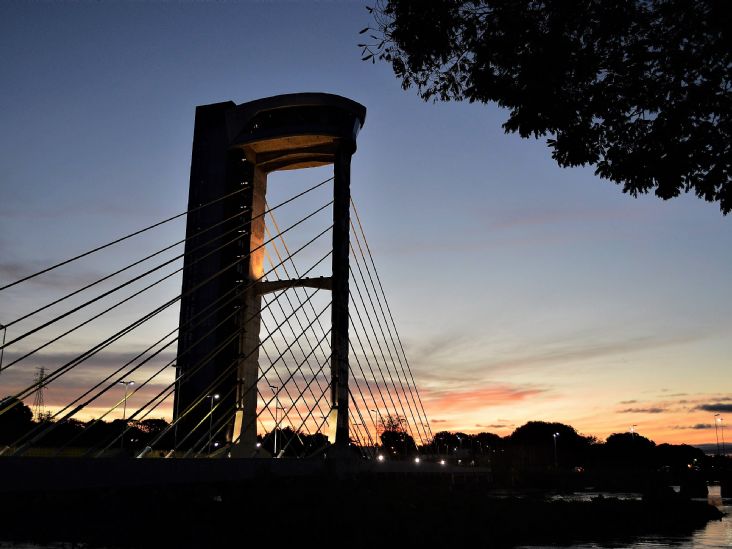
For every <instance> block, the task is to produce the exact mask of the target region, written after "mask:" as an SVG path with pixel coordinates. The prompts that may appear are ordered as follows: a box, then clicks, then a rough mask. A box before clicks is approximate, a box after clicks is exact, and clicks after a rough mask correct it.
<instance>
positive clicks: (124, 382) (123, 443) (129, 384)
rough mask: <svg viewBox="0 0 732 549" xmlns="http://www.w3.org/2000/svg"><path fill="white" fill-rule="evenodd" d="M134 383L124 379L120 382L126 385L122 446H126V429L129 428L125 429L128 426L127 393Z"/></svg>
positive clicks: (123, 406) (120, 442)
mask: <svg viewBox="0 0 732 549" xmlns="http://www.w3.org/2000/svg"><path fill="white" fill-rule="evenodd" d="M134 384H135V382H134V381H124V380H123V381H120V382H119V385H124V386H125V398H124V400H123V405H122V422H123V423H124V425H123V426H122V436H121V437H120V441H119V447H120V448H124V447H125V431H126V430H127V429H125V427H126V426H127V394H128V391H129V389H130V386H131V385H134Z"/></svg>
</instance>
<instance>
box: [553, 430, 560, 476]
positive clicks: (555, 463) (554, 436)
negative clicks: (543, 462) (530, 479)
mask: <svg viewBox="0 0 732 549" xmlns="http://www.w3.org/2000/svg"><path fill="white" fill-rule="evenodd" d="M552 438H553V439H554V469H558V468H559V461H558V460H557V439H558V438H559V433H554V434H553V435H552Z"/></svg>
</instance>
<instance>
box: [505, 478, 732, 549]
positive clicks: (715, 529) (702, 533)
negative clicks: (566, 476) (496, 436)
mask: <svg viewBox="0 0 732 549" xmlns="http://www.w3.org/2000/svg"><path fill="white" fill-rule="evenodd" d="M598 496H603V497H617V498H618V499H640V494H633V493H627V494H609V493H600V492H593V493H589V492H588V493H577V494H570V495H557V496H553V499H570V500H575V501H590V500H591V499H592V498H593V497H598ZM708 501H709V503H710V504H711V505H714V506H716V507H717V508H718V509H720V510H721V511H722V512H723V513H725V516H724V517H723V518H722V520H712V521H709V522H708V523H707V525H706V527H704V528H702V529H700V530H697V531H696V532H694V534H693V535H691V536H677V537H668V536H666V537H660V536H649V537H641V538H638V539H637V540H636V541H634V542H631V543H628V542H627V541H624V542H622V543H621V542H612V541H605V542H602V543H585V544H575V545H565V546H563V547H565V548H566V549H601V548H603V549H604V548H613V549H619V548H627V549H665V548H674V549H712V548H714V549H718V548H720V549H721V548H724V549H729V548H731V547H732V505H724V503H729V500H725V501H724V502H723V501H722V497H721V495H720V487H719V486H709V496H708ZM542 547H556V546H554V545H525V546H522V548H523V549H538V548H542ZM519 549H521V548H519Z"/></svg>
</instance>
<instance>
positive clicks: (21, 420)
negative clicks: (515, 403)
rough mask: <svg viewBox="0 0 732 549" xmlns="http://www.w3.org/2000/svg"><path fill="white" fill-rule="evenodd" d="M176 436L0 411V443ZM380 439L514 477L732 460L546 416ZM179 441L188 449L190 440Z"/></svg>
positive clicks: (304, 444)
mask: <svg viewBox="0 0 732 549" xmlns="http://www.w3.org/2000/svg"><path fill="white" fill-rule="evenodd" d="M13 401H14V399H13V397H6V398H5V399H3V401H2V403H0V408H6V407H7V405H8V404H12V403H13ZM40 433H44V434H43V436H42V437H38V435H39V434H40ZM204 438H205V436H204ZM275 439H276V449H277V451H276V452H275ZM175 440H176V439H175V431H174V429H171V428H170V424H169V422H168V421H166V420H165V419H159V418H156V419H144V420H141V421H129V420H121V419H115V420H112V421H104V420H99V419H93V420H89V421H79V420H76V419H68V420H65V421H54V420H52V418H51V417H50V416H48V415H47V416H45V417H41V418H36V419H35V420H34V418H33V413H32V412H31V410H30V408H29V407H28V406H27V405H26V404H24V403H23V402H20V401H16V402H15V405H14V406H12V407H10V408H9V409H8V410H7V411H6V412H5V413H4V414H2V415H0V447H2V446H6V447H7V446H12V445H16V446H17V445H18V442H19V441H21V445H22V444H25V443H26V442H28V441H31V442H32V444H29V446H28V447H29V448H36V449H38V448H44V449H56V450H64V449H68V451H73V450H76V451H81V452H82V454H83V453H89V454H93V453H94V452H98V451H101V450H104V449H106V450H107V451H108V452H111V453H117V454H120V453H122V454H136V453H138V452H140V451H142V450H143V449H145V448H146V447H148V446H154V447H153V449H152V450H153V455H155V452H159V453H160V455H163V454H164V452H166V451H167V450H170V449H172V448H174V447H175ZM199 440H200V437H199ZM153 442H155V444H153ZM223 445H224V440H223V436H222V435H220V434H219V435H217V434H215V433H214V434H213V436H212V438H211V439H210V440H209V441H204V447H203V448H198V449H199V450H201V451H203V452H215V451H217V449H219V448H222V447H223ZM329 446H330V444H329V442H328V438H327V437H326V436H325V435H324V434H322V433H313V434H307V433H304V432H301V431H296V430H294V429H292V428H291V427H283V428H281V429H276V430H273V431H270V432H268V433H265V434H263V435H260V436H259V437H258V447H259V448H261V451H262V452H266V453H268V454H270V455H274V454H275V453H277V454H278V455H281V457H316V456H321V455H325V454H326V453H327V450H328V447H329ZM376 446H377V447H376V451H377V454H378V455H381V456H383V457H384V458H385V459H389V460H406V459H412V458H413V457H415V456H417V455H421V456H423V457H424V458H425V459H432V460H433V461H437V462H440V461H444V462H445V463H450V464H453V465H461V466H466V467H469V466H475V467H481V466H483V467H490V468H491V469H492V470H493V472H494V473H495V474H496V475H498V476H503V477H506V478H509V477H510V478H512V479H515V478H519V479H520V478H523V477H526V476H527V475H528V476H529V477H530V476H531V475H535V474H539V475H541V474H545V473H554V474H556V473H560V472H564V473H571V474H584V473H588V472H590V473H593V472H594V473H598V474H603V472H607V471H612V472H613V477H614V478H621V477H622V476H623V475H626V476H633V475H639V474H640V475H647V474H648V473H649V472H654V473H659V472H660V473H664V474H667V475H671V476H673V477H679V476H680V475H688V474H689V473H693V472H700V473H702V474H705V475H707V476H709V475H713V474H714V473H715V471H716V470H718V469H720V468H722V467H730V460H729V459H726V458H722V457H719V456H717V457H712V456H707V455H706V454H705V453H704V452H703V451H702V450H700V449H698V448H695V447H693V446H689V445H687V444H656V443H655V442H653V441H652V440H650V439H648V438H646V437H644V436H642V435H640V434H638V433H635V432H630V433H614V434H612V435H610V436H609V437H607V439H606V440H605V441H604V442H602V441H600V440H598V439H597V438H596V437H594V436H586V435H582V434H580V433H578V432H577V430H576V429H575V428H574V427H572V426H570V425H565V424H563V423H551V422H544V421H529V422H528V423H526V424H524V425H522V426H520V427H518V428H517V429H516V430H515V431H513V433H511V434H510V435H508V436H505V437H501V436H499V435H497V434H495V433H487V432H484V433H478V434H468V433H462V432H448V431H441V432H438V433H436V434H435V435H434V436H433V438H432V440H431V441H430V442H429V443H427V444H424V445H421V446H418V445H417V444H416V442H415V440H414V438H413V436H412V435H411V434H410V428H409V425H408V423H407V421H406V420H405V419H404V418H403V417H401V416H398V415H388V414H387V415H384V416H382V417H381V418H380V420H379V423H378V440H377V442H376ZM182 447H183V448H184V449H187V447H186V445H185V444H184V445H182ZM351 447H352V450H353V453H354V456H363V457H372V456H373V455H374V454H373V450H374V441H372V440H367V441H364V440H361V441H357V440H351Z"/></svg>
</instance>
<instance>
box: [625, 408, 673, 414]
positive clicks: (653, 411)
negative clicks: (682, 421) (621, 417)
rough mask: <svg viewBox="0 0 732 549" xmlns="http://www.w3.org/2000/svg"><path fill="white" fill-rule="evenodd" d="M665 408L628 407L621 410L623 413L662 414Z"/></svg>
mask: <svg viewBox="0 0 732 549" xmlns="http://www.w3.org/2000/svg"><path fill="white" fill-rule="evenodd" d="M665 410H666V409H665V408H656V407H651V408H626V409H625V410H620V413H621V414H660V413H662V412H664V411H665Z"/></svg>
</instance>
